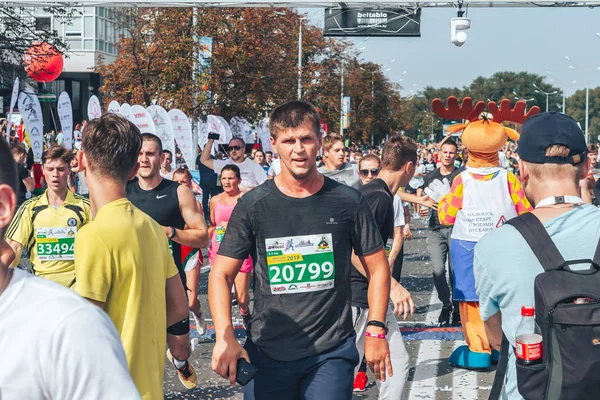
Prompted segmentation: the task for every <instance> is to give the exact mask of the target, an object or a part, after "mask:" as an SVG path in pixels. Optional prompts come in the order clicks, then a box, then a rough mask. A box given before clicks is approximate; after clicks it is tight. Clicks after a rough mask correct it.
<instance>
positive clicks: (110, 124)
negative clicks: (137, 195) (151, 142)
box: [81, 113, 142, 182]
mask: <svg viewBox="0 0 600 400" xmlns="http://www.w3.org/2000/svg"><path fill="white" fill-rule="evenodd" d="M82 134H83V142H82V145H81V148H82V149H83V152H84V154H85V157H86V159H87V160H88V163H89V164H90V167H91V169H92V170H93V172H94V173H97V174H99V175H101V176H105V177H109V178H112V179H115V180H118V181H120V182H126V181H127V179H128V178H129V175H131V172H132V171H133V169H134V168H135V166H136V165H137V160H138V156H139V154H140V149H141V148H142V136H141V135H140V130H139V129H138V128H137V126H135V125H134V124H133V123H132V122H130V121H129V120H128V119H127V118H125V117H122V116H121V115H118V114H112V113H109V114H104V115H102V116H101V117H100V118H96V119H93V120H91V121H89V122H88V123H87V124H86V125H85V127H84V128H83V132H82Z"/></svg>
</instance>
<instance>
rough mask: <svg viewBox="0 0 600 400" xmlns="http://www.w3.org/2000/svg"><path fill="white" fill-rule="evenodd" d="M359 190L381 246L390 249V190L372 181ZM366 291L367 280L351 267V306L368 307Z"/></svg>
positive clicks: (392, 203) (384, 184) (380, 183)
mask: <svg viewBox="0 0 600 400" xmlns="http://www.w3.org/2000/svg"><path fill="white" fill-rule="evenodd" d="M359 190H360V192H361V193H362V195H363V196H364V197H365V200H366V201H367V204H368V205H369V207H370V208H371V211H372V212H373V216H374V217H375V223H376V224H377V229H378V231H379V234H380V237H381V239H382V241H383V244H384V245H385V246H386V247H389V248H391V245H392V239H393V237H394V196H393V195H392V193H391V192H390V188H389V187H388V185H387V183H385V182H384V181H383V180H381V179H374V180H372V181H371V182H369V183H367V184H366V185H364V186H361V187H360V189H359ZM368 289H369V280H368V279H367V278H366V277H364V276H363V275H362V274H361V273H360V272H358V270H357V269H356V268H354V267H352V306H354V307H361V308H368V307H369V302H368V295H367V293H368Z"/></svg>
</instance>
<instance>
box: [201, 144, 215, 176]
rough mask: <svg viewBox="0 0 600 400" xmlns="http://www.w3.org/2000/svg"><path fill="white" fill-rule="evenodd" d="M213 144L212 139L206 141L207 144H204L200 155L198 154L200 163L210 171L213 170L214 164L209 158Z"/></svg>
mask: <svg viewBox="0 0 600 400" xmlns="http://www.w3.org/2000/svg"><path fill="white" fill-rule="evenodd" d="M214 142H215V141H214V140H213V139H208V142H206V144H205V145H204V148H203V149H202V154H200V162H201V163H202V164H204V165H206V166H207V167H208V168H210V169H212V170H214V163H213V159H212V158H210V149H212V147H213V143H214Z"/></svg>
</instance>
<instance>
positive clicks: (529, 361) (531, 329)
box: [515, 306, 543, 365]
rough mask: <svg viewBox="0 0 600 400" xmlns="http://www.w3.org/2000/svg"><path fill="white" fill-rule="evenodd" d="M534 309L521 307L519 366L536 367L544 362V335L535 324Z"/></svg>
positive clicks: (517, 335) (517, 349)
mask: <svg viewBox="0 0 600 400" xmlns="http://www.w3.org/2000/svg"><path fill="white" fill-rule="evenodd" d="M534 314H535V313H534V308H533V307H532V306H523V307H521V323H520V324H519V327H518V328H517V334H516V346H515V348H516V349H515V354H516V356H517V364H519V365H534V364H540V363H541V362H542V355H543V352H542V334H541V331H540V328H539V327H538V325H537V324H536V323H535V316H534Z"/></svg>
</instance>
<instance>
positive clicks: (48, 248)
mask: <svg viewBox="0 0 600 400" xmlns="http://www.w3.org/2000/svg"><path fill="white" fill-rule="evenodd" d="M91 220H92V216H91V211H90V201H89V200H88V199H86V198H85V197H83V196H80V195H78V194H74V193H72V192H71V191H69V190H67V197H66V198H65V201H64V203H63V204H62V205H61V206H60V207H58V208H54V207H53V206H51V205H50V204H49V203H48V191H47V190H46V191H45V192H44V194H42V195H40V196H37V197H33V198H31V199H29V200H27V201H26V202H25V203H23V204H22V205H21V207H19V210H18V211H17V213H16V215H15V217H14V218H13V220H12V222H11V224H10V226H9V227H8V229H7V231H6V237H7V238H8V239H11V240H14V241H15V242H18V243H20V244H21V245H22V246H23V247H25V248H27V251H28V253H29V259H30V261H31V264H32V266H33V271H34V273H35V274H36V275H38V276H41V277H43V278H47V279H50V280H52V281H55V282H57V283H60V284H61V285H63V286H66V287H70V286H71V285H72V284H73V281H74V279H75V267H74V261H73V260H74V249H75V247H74V240H75V237H76V236H77V233H78V232H79V230H80V229H81V228H82V227H83V226H84V225H85V224H87V223H88V222H90V221H91Z"/></svg>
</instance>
